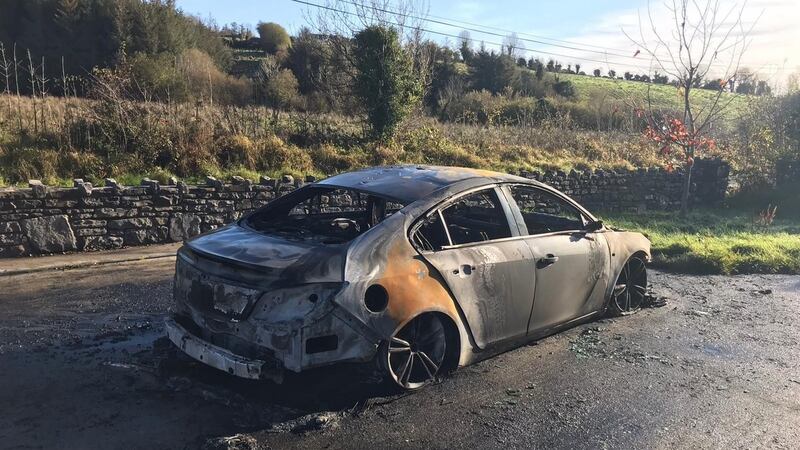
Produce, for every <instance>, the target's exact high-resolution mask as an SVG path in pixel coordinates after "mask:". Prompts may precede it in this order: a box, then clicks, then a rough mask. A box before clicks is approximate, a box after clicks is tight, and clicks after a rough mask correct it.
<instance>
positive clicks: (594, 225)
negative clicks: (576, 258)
mask: <svg viewBox="0 0 800 450" xmlns="http://www.w3.org/2000/svg"><path fill="white" fill-rule="evenodd" d="M602 229H603V221H602V220H593V221H591V222H589V223H588V224H586V228H584V231H586V232H587V233H594V232H595V231H600V230H602Z"/></svg>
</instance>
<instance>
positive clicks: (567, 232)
mask: <svg viewBox="0 0 800 450" xmlns="http://www.w3.org/2000/svg"><path fill="white" fill-rule="evenodd" d="M503 191H504V192H505V193H506V195H507V196H508V197H509V198H510V199H512V200H510V203H511V207H512V211H513V213H514V214H515V215H516V216H517V221H518V222H521V223H522V224H524V229H523V230H522V233H524V234H527V237H526V238H525V242H526V243H527V244H528V245H529V246H530V248H531V251H532V252H533V255H534V257H535V259H536V288H535V295H534V304H533V310H532V313H531V316H530V324H529V326H528V333H529V334H536V333H538V332H543V331H546V330H548V329H550V328H552V327H554V326H557V325H560V324H563V323H565V322H569V321H570V320H573V319H577V318H580V317H583V316H586V315H588V314H591V313H593V312H596V311H598V310H600V309H601V308H602V306H603V301H604V299H605V293H604V292H605V286H606V285H607V282H608V281H607V280H606V279H605V278H606V277H607V273H608V270H607V267H608V263H609V256H608V246H607V245H606V242H605V237H604V236H603V234H602V233H595V232H586V231H585V228H586V224H587V223H588V220H589V219H588V218H587V217H586V215H584V214H583V213H582V212H581V211H580V210H579V209H578V208H577V207H576V206H575V205H573V204H572V203H571V202H570V201H568V200H567V199H566V198H563V197H561V196H560V195H557V194H555V193H553V192H549V191H547V190H545V189H542V188H539V187H536V186H531V185H506V186H504V187H503Z"/></svg>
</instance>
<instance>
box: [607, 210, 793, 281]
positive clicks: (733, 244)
mask: <svg viewBox="0 0 800 450" xmlns="http://www.w3.org/2000/svg"><path fill="white" fill-rule="evenodd" d="M603 218H604V220H605V221H606V222H607V223H608V224H610V225H611V226H613V227H619V228H624V229H627V230H631V231H640V232H642V233H644V234H645V235H646V236H647V237H648V238H650V240H651V242H652V254H653V266H654V267H657V268H662V269H666V270H670V271H675V272H682V273H694V274H726V275H728V274H742V273H787V274H800V221H798V220H796V219H778V220H776V221H775V223H773V225H772V226H770V227H769V228H764V227H760V226H758V225H756V224H755V223H754V219H753V218H754V216H753V215H747V214H743V213H741V212H731V211H707V210H706V211H695V212H692V213H691V214H689V216H688V217H687V218H685V219H682V218H680V217H679V216H678V215H677V214H673V213H656V212H648V213H646V214H641V215H632V214H612V213H609V214H605V215H603Z"/></svg>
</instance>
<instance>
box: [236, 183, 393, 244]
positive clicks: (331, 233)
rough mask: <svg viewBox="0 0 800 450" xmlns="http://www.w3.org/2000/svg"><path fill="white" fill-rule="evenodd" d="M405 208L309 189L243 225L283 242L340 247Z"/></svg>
mask: <svg viewBox="0 0 800 450" xmlns="http://www.w3.org/2000/svg"><path fill="white" fill-rule="evenodd" d="M404 206H405V205H404V204H401V203H398V202H396V201H393V200H389V199H387V198H384V197H380V196H376V195H373V194H370V193H366V192H362V191H358V190H355V189H347V188H336V187H324V186H311V187H308V188H303V189H299V190H297V191H295V192H293V193H291V194H288V195H286V196H285V197H282V198H280V199H278V200H276V201H274V202H272V203H270V204H269V205H267V206H265V207H264V208H262V209H260V210H258V211H256V212H255V213H253V214H252V215H251V216H250V217H248V218H247V219H246V220H245V225H246V226H248V227H250V228H252V229H254V230H256V231H260V232H263V233H269V234H271V235H277V236H280V237H282V238H285V239H290V240H301V241H309V242H317V243H322V244H341V243H345V242H349V241H350V240H352V239H354V238H355V237H357V236H359V235H360V234H361V233H363V232H365V231H367V230H369V229H370V228H372V227H374V226H375V225H377V224H379V223H380V222H382V221H383V220H384V219H386V218H387V217H389V216H391V215H392V214H394V213H396V212H397V211H399V210H400V209H402V208H403V207H404Z"/></svg>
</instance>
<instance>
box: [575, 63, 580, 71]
mask: <svg viewBox="0 0 800 450" xmlns="http://www.w3.org/2000/svg"><path fill="white" fill-rule="evenodd" d="M575 73H581V65H580V64H575Z"/></svg>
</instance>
